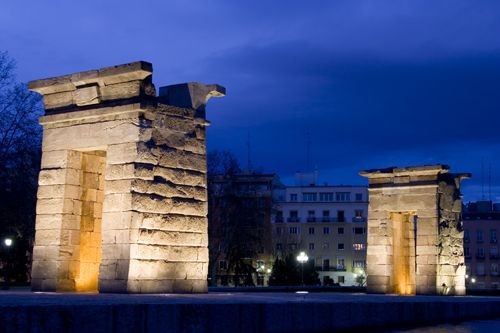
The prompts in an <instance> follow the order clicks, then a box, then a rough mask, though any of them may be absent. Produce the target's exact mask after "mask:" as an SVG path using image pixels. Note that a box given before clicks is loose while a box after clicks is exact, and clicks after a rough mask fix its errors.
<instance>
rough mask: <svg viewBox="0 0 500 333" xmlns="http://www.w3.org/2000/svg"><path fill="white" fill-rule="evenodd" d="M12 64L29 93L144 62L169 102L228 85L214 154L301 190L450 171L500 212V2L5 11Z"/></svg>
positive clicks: (213, 108) (83, 4)
mask: <svg viewBox="0 0 500 333" xmlns="http://www.w3.org/2000/svg"><path fill="white" fill-rule="evenodd" d="M0 49H1V50H6V51H8V52H9V53H10V55H11V56H12V57H13V58H14V59H16V61H17V73H18V79H19V80H21V81H29V80H32V79H39V78H45V77H51V76H58V75H63V74H68V73H72V72H77V71H83V70H89V69H95V68H100V67H104V66H111V65H116V64H121V63H127V62H132V61H136V60H145V61H149V62H152V63H153V65H154V78H153V80H154V82H155V84H156V87H157V88H158V87H159V86H163V85H168V84H173V83H180V82H187V81H200V82H203V83H219V84H222V85H224V86H225V87H226V88H227V92H228V93H227V96H226V97H225V98H222V99H213V100H211V101H210V103H209V106H208V111H207V118H208V119H209V120H210V121H211V122H212V126H211V127H210V128H209V131H208V146H209V149H210V150H213V149H223V150H232V151H233V152H235V153H236V154H237V156H238V157H239V159H240V161H241V163H242V165H243V166H245V167H246V165H247V157H246V156H247V147H246V145H247V140H248V136H249V137H250V146H251V148H250V151H251V160H252V164H253V165H254V166H255V167H262V168H263V170H265V171H267V172H277V173H278V174H280V175H281V177H282V179H283V180H284V181H285V182H286V183H293V181H292V176H293V173H294V172H295V171H297V170H305V169H306V155H307V154H306V151H307V148H306V147H307V136H308V135H307V133H310V135H309V136H310V141H311V154H310V156H311V158H310V160H311V166H312V167H316V168H317V169H318V171H319V173H320V180H321V182H328V183H330V184H341V183H342V184H364V183H365V179H363V178H361V177H360V176H358V171H359V170H361V169H365V168H378V167H388V166H394V165H397V166H405V165H416V164H433V163H444V164H449V165H451V166H452V169H453V170H454V171H457V172H472V173H473V174H474V175H475V177H474V179H472V180H468V181H466V182H465V187H464V192H465V200H466V201H468V200H476V199H481V196H482V191H481V189H482V185H481V184H482V183H481V178H482V177H481V169H482V168H481V164H482V163H481V161H483V165H484V170H485V172H484V179H485V186H484V187H485V191H484V192H485V197H486V198H488V195H489V194H488V193H489V186H488V178H489V177H488V174H489V172H488V170H489V168H490V165H491V179H492V189H491V192H492V198H493V200H497V201H500V2H498V1H481V0H474V1H472V0H471V1H460V0H452V1H436V0H430V1H415V0H412V1H403V0H398V1H381V0H379V1H354V0H348V1H331V0H329V1H320V0H315V1H293V0H287V1H256V0H254V1H235V0H228V1H217V0H212V1H198V0H189V1H182V0H179V1H146V0H143V1H126V0H120V1H102V0H101V1H97V0H95V1H94V0H92V1H90V0H85V1H78V2H77V1H67V0H65V1H39V0H38V1H4V2H3V3H2V5H1V8H0Z"/></svg>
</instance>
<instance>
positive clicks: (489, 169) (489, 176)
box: [488, 162, 491, 201]
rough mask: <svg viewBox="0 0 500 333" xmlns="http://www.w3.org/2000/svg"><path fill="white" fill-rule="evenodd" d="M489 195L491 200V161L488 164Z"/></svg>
mask: <svg viewBox="0 0 500 333" xmlns="http://www.w3.org/2000/svg"><path fill="white" fill-rule="evenodd" d="M488 197H489V200H490V201H491V162H490V163H489V165H488Z"/></svg>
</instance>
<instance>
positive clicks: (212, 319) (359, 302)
mask: <svg viewBox="0 0 500 333" xmlns="http://www.w3.org/2000/svg"><path fill="white" fill-rule="evenodd" d="M495 318H500V297H479V296H462V297H446V296H394V295H367V294H352V293H307V294H303V293H302V294H300V293H274V292H234V293H232V292H211V293H208V294H161V295H138V294H132V295H130V294H70V293H45V292H40V293H32V292H29V291H4V292H1V293H0V327H1V331H2V332H63V331H64V332H70V331H71V332H87V333H88V332H157V331H161V332H308V331H320V332H321V331H333V330H334V331H359V330H364V331H365V332H366V331H368V332H369V331H372V330H378V331H380V330H389V329H401V328H408V327H418V326H426V325H437V324H444V323H456V322H460V321H467V320H484V319H495Z"/></svg>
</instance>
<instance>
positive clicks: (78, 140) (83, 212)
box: [29, 62, 225, 293]
mask: <svg viewBox="0 0 500 333" xmlns="http://www.w3.org/2000/svg"><path fill="white" fill-rule="evenodd" d="M151 73H152V66H151V64H149V63H146V62H136V63H131V64H126V65H121V66H115V67H108V68H103V69H100V70H95V71H89V72H83V73H76V74H71V75H66V76H62V77H57V78H52V79H46V80H39V81H32V82H30V84H29V87H30V89H31V90H34V91H37V92H39V93H41V94H43V96H44V104H45V116H43V117H41V119H40V123H41V124H42V125H43V130H44V133H43V145H42V150H43V153H42V170H41V172H40V177H39V184H40V188H39V193H38V203H37V222H36V234H35V248H34V259H33V272H32V276H33V284H32V288H33V289H34V290H46V291H49V290H50V291H53V290H56V291H62V290H64V291H95V290H97V289H98V290H99V291H101V292H137V293H149V292H155V293H157V292H204V291H206V275H207V267H208V248H207V246H208V240H207V219H206V214H207V202H206V201H207V194H206V151H205V150H206V148H205V147H206V144H205V127H206V126H207V125H208V122H207V121H206V120H205V119H204V116H205V104H206V102H207V100H208V99H209V98H210V97H212V96H223V95H224V92H225V90H224V88H223V87H220V86H217V85H211V86H205V85H201V84H197V83H189V84H182V85H175V86H169V87H163V88H161V91H162V93H161V94H160V96H158V97H157V96H156V93H155V88H154V86H153V85H152V83H151Z"/></svg>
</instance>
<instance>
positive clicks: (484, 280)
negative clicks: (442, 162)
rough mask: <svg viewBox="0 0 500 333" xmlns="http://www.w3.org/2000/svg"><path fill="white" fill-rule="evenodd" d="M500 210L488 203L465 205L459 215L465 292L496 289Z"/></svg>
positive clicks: (499, 262)
mask: <svg viewBox="0 0 500 333" xmlns="http://www.w3.org/2000/svg"><path fill="white" fill-rule="evenodd" d="M498 208H500V207H499V205H497V204H492V202H491V201H478V202H472V203H469V204H467V206H466V207H465V209H464V213H463V220H464V253H465V265H466V267H467V275H466V277H467V279H466V283H467V286H468V287H469V288H480V289H483V288H484V289H498V288H499V285H500V276H499V267H498V266H499V264H500V259H499V252H498V247H499V246H498V231H499V230H500V209H498Z"/></svg>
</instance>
